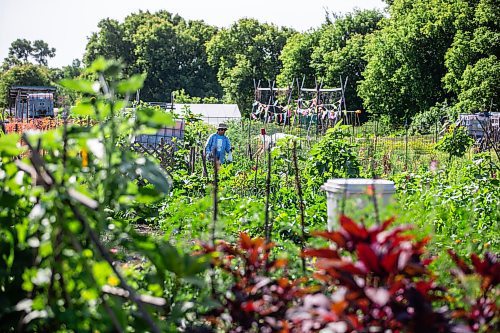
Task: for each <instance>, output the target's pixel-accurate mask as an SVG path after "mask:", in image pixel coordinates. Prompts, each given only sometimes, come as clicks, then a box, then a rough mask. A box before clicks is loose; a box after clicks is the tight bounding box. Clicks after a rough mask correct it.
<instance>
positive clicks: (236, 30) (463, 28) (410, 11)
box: [2, 0, 500, 126]
mask: <svg viewBox="0 0 500 333" xmlns="http://www.w3.org/2000/svg"><path fill="white" fill-rule="evenodd" d="M385 2H386V3H387V6H388V7H387V10H386V12H384V13H383V12H380V11H376V10H355V11H353V12H352V13H347V14H342V15H337V14H331V13H330V14H329V13H327V17H326V20H325V22H324V23H323V24H322V25H321V26H319V27H317V28H311V29H310V30H308V31H306V32H297V31H294V30H293V29H291V28H287V27H277V26H275V25H272V24H267V23H261V22H259V21H258V20H257V19H250V18H245V19H240V20H238V21H237V22H235V23H233V24H232V25H231V26H229V27H227V28H222V29H219V28H217V27H214V26H211V25H208V24H206V23H205V22H203V21H190V20H186V19H184V18H182V17H180V16H179V15H175V14H172V13H169V12H168V11H164V10H163V11H158V12H156V13H150V12H148V11H146V12H144V11H139V12H137V13H132V14H130V15H128V16H127V17H126V18H125V19H124V20H123V22H119V21H117V20H113V19H110V18H106V19H103V20H101V21H100V22H99V24H98V26H97V28H98V30H97V31H96V32H95V33H93V34H92V35H91V36H90V37H89V40H88V43H87V46H86V51H85V54H84V56H83V59H82V62H83V64H85V65H88V64H90V63H91V62H92V61H94V60H95V59H97V58H98V57H100V56H103V57H105V58H110V59H120V60H121V61H122V63H123V64H124V74H125V75H133V74H142V73H144V74H146V79H145V82H144V86H143V88H142V89H141V91H140V96H141V99H143V100H146V101H166V100H170V98H171V93H172V92H173V91H181V90H182V91H184V92H185V94H186V96H192V98H195V99H196V98H199V100H203V99H204V98H205V99H206V98H211V99H212V100H221V101H226V102H235V103H237V104H238V105H239V107H240V109H241V110H242V111H243V113H248V112H249V110H250V107H251V105H252V102H253V92H254V80H257V81H258V80H260V81H261V84H262V85H263V86H267V84H268V82H272V81H274V80H276V85H277V86H280V87H283V86H289V85H290V84H292V83H294V82H295V79H298V80H299V81H300V82H301V81H302V79H303V78H304V79H305V81H304V86H306V87H311V86H314V85H315V83H316V82H323V86H324V87H338V86H339V85H340V78H341V77H342V78H343V81H344V82H345V79H346V78H348V81H347V82H348V83H347V86H346V87H345V89H346V90H345V96H346V101H347V107H348V109H350V110H355V109H361V108H364V109H366V110H367V111H368V112H369V113H371V114H372V115H376V116H378V115H385V116H386V117H387V118H388V120H389V121H390V122H391V123H392V124H394V125H396V126H401V125H403V124H405V123H409V122H411V121H412V119H413V118H414V117H415V116H417V115H421V114H423V113H425V112H430V110H441V111H443V110H444V109H448V111H446V114H448V115H452V114H457V113H461V112H475V111H484V110H493V111H496V110H498V104H499V100H498V99H499V97H498V88H497V87H498V86H499V82H500V72H499V66H500V65H499V62H498V55H499V54H500V52H499V51H500V50H499V40H500V37H499V36H500V29H499V24H500V23H499V22H500V20H499V17H500V13H499V11H500V9H499V8H500V7H499V6H498V4H497V1H496V0H430V1H429V0H390V1H389V0H386V1H385ZM54 55H55V49H54V48H51V47H49V45H48V44H47V43H46V42H45V41H42V40H36V41H34V42H32V41H29V40H26V39H17V40H15V41H14V42H13V43H12V44H11V46H10V48H9V52H8V57H7V58H6V59H5V60H4V63H3V66H2V77H5V75H7V76H6V77H10V76H11V75H13V74H12V73H14V72H15V73H23V72H24V71H25V70H26V68H31V69H33V70H34V68H37V69H36V71H37V72H36V73H34V74H33V75H34V76H39V74H40V71H42V72H44V71H45V70H44V69H41V68H38V67H36V66H28V67H26V66H25V65H27V64H29V62H32V63H36V64H38V65H40V66H42V67H46V66H47V60H48V59H49V58H51V57H54ZM15 67H18V68H17V69H16V70H14V71H12V72H9V73H8V71H9V70H10V69H14V68H15ZM49 74H50V75H49V77H50V78H51V79H52V80H54V81H57V80H58V79H60V78H62V77H76V76H78V75H80V74H81V66H80V64H75V63H74V64H72V65H69V66H65V67H64V68H62V69H52V70H50V71H49ZM16 75H18V74H16ZM9 80H10V79H9ZM14 81H15V80H14ZM9 82H10V81H9ZM2 84H4V83H2ZM2 98H4V97H2ZM442 105H446V106H447V107H446V108H442V107H441V106H442ZM450 110H451V111H450ZM441 111H439V112H441ZM433 112H434V111H433ZM443 112H444V111H443ZM434 113H435V112H434ZM437 116H443V115H437ZM424 118H425V117H424Z"/></svg>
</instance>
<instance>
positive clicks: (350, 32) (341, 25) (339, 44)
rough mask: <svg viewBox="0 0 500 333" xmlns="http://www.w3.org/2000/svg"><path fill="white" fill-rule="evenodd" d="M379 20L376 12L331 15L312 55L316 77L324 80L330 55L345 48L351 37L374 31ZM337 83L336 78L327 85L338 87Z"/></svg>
mask: <svg viewBox="0 0 500 333" xmlns="http://www.w3.org/2000/svg"><path fill="white" fill-rule="evenodd" d="M381 19H382V13H380V12H379V11H376V10H355V11H354V12H352V13H348V14H346V15H343V16H340V15H333V18H329V19H328V21H329V22H331V23H329V24H324V25H323V26H322V28H321V29H320V37H319V42H318V46H317V47H316V48H315V49H314V52H313V54H312V62H313V63H312V66H313V67H314V68H315V69H316V75H317V76H318V77H319V78H323V79H326V78H327V75H326V72H327V69H328V67H329V66H330V64H331V61H330V60H329V59H328V57H331V53H335V52H339V51H340V50H342V49H343V48H344V47H346V45H347V42H348V41H349V40H350V39H351V38H352V37H354V36H357V35H362V36H364V35H367V34H370V33H371V32H373V31H374V30H376V29H377V26H378V22H379V21H380V20H381ZM361 55H362V54H361ZM356 59H357V58H356ZM356 62H357V61H356ZM338 82H339V78H338V77H336V78H335V79H334V81H333V82H327V84H334V85H338Z"/></svg>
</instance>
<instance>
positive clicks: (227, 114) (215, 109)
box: [174, 104, 241, 126]
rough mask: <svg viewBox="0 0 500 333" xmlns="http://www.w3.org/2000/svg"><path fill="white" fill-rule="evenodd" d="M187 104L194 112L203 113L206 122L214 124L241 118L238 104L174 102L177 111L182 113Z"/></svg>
mask: <svg viewBox="0 0 500 333" xmlns="http://www.w3.org/2000/svg"><path fill="white" fill-rule="evenodd" d="M186 106H188V107H189V109H190V110H191V112H192V113H194V114H198V115H201V117H202V119H203V121H204V122H205V123H207V124H210V125H214V126H217V124H219V123H223V122H227V121H229V120H239V119H241V113H240V109H239V108H238V105H236V104H174V110H175V113H177V114H182V111H183V109H184V108H185V107H186Z"/></svg>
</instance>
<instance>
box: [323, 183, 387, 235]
mask: <svg viewBox="0 0 500 333" xmlns="http://www.w3.org/2000/svg"><path fill="white" fill-rule="evenodd" d="M369 186H372V188H373V191H374V192H375V196H376V198H377V203H378V204H379V207H381V208H383V207H385V206H386V205H387V204H388V203H389V202H390V200H391V198H392V196H393V195H394V193H395V192H396V189H395V187H394V182H392V181H390V180H385V179H364V178H336V179H329V180H328V181H327V182H326V183H325V184H324V185H323V186H321V189H322V190H324V191H325V192H326V207H327V214H328V230H329V231H332V230H334V229H336V228H337V227H338V221H339V215H340V205H341V204H342V200H344V199H345V200H350V199H357V198H361V199H364V200H368V199H369V196H368V195H367V193H368V188H369ZM344 196H345V198H344ZM379 198H381V199H382V200H379Z"/></svg>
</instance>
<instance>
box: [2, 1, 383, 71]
mask: <svg viewBox="0 0 500 333" xmlns="http://www.w3.org/2000/svg"><path fill="white" fill-rule="evenodd" d="M384 7H385V4H384V3H383V1H382V0H351V1H346V0H329V1H328V0H303V1H297V0H251V1H238V0H177V1H172V0H0V62H2V61H3V59H4V58H5V57H7V54H8V51H9V47H10V44H11V43H12V42H13V41H14V40H16V39H18V38H24V39H27V40H30V41H35V40H38V39H41V40H44V41H45V42H47V43H48V44H49V47H54V48H55V49H56V56H55V57H54V58H51V59H49V66H50V67H62V66H66V65H70V64H71V62H72V61H73V59H76V58H78V59H82V57H83V53H84V52H85V45H86V44H87V41H88V38H89V37H90V36H91V34H92V33H93V32H97V23H98V22H99V21H100V20H102V19H105V18H112V19H116V20H118V21H120V22H123V20H124V18H125V17H126V16H128V15H129V14H131V13H136V12H138V11H139V10H143V11H146V10H149V11H150V12H156V11H158V10H167V11H169V12H171V13H174V14H175V13H177V14H179V15H180V16H181V17H183V18H185V19H188V20H204V21H205V22H206V23H208V24H212V25H215V26H218V27H228V26H230V25H231V24H232V23H234V22H236V21H237V20H238V19H240V18H243V17H249V18H256V19H258V20H259V21H260V22H267V23H274V24H276V25H278V26H287V27H292V28H294V29H296V30H299V31H306V30H308V29H310V28H316V27H318V26H320V25H321V23H322V22H324V18H325V9H326V10H328V11H329V12H335V13H347V12H351V11H352V10H353V9H354V8H358V9H374V8H378V9H383V8H384Z"/></svg>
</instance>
